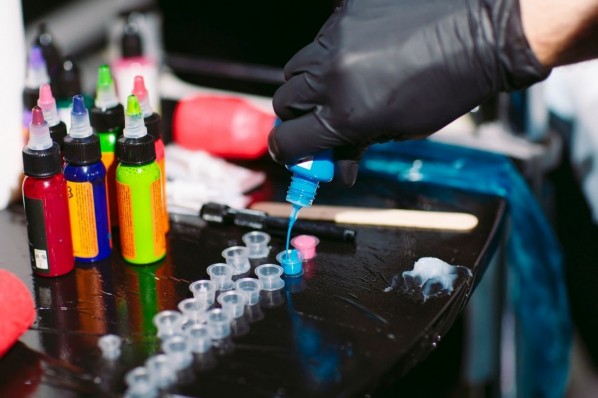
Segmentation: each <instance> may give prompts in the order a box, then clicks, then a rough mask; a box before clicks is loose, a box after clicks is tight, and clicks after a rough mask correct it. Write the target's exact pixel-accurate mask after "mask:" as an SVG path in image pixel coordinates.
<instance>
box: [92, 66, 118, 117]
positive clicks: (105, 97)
mask: <svg viewBox="0 0 598 398" xmlns="http://www.w3.org/2000/svg"><path fill="white" fill-rule="evenodd" d="M95 105H96V106H97V107H98V108H101V109H107V108H112V107H114V106H116V105H118V97H117V96H116V89H115V88H114V80H113V79H112V74H111V73H110V67H109V66H108V65H102V66H100V67H99V69H98V84H97V86H96V101H95Z"/></svg>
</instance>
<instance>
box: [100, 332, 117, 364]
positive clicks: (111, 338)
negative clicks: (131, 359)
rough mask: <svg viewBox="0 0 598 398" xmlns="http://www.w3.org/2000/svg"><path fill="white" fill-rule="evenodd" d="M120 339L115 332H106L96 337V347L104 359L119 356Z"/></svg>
mask: <svg viewBox="0 0 598 398" xmlns="http://www.w3.org/2000/svg"><path fill="white" fill-rule="evenodd" d="M121 344H122V339H121V338H120V336H117V335H115V334H107V335H104V336H102V337H100V338H99V339H98V347H100V350H102V356H103V357H104V358H106V359H116V358H118V357H119V356H120V346H121Z"/></svg>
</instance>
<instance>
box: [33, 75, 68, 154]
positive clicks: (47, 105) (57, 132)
mask: <svg viewBox="0 0 598 398" xmlns="http://www.w3.org/2000/svg"><path fill="white" fill-rule="evenodd" d="M37 105H38V106H39V107H40V108H41V109H42V112H43V113H44V119H45V120H46V123H48V126H49V127H50V137H51V138H52V141H54V142H56V143H58V145H60V149H63V144H64V137H66V124H64V122H63V121H62V120H60V117H59V116H58V109H57V107H56V100H55V99H54V96H53V95H52V88H51V87H50V85H49V84H47V83H45V84H42V85H41V86H40V88H39V99H38V100H37Z"/></svg>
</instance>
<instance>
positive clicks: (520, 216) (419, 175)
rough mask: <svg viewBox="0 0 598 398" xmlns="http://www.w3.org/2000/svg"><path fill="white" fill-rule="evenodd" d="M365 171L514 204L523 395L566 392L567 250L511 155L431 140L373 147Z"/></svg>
mask: <svg viewBox="0 0 598 398" xmlns="http://www.w3.org/2000/svg"><path fill="white" fill-rule="evenodd" d="M360 173H361V174H373V175H376V176H383V177H387V178H389V179H393V180H399V181H421V182H425V183H432V184H438V185H442V186H447V187H453V188H459V189H464V190H468V191H473V192H479V193H484V194H492V195H497V196H500V197H503V198H505V199H506V200H507V202H508V208H509V214H510V220H511V230H510V234H509V238H508V250H507V263H508V267H509V273H508V274H509V280H508V283H509V284H510V286H509V289H508V290H509V292H510V295H511V297H510V300H511V302H512V304H513V307H514V313H515V316H516V319H517V323H518V333H519V336H518V347H517V350H518V355H517V373H518V377H519V378H518V381H517V395H518V396H519V397H555V398H557V397H558V398H560V397H563V396H564V395H565V392H566V387H567V379H568V371H569V351H570V348H571V343H572V325H571V317H570V313H569V303H568V297H567V292H566V286H565V272H564V260H563V253H562V250H561V247H560V243H559V242H558V240H557V238H556V236H555V234H554V231H553V229H552V227H551V225H550V224H549V223H548V221H547V219H546V217H545V214H544V212H543V211H542V209H541V207H540V205H539V204H538V202H537V200H536V198H535V197H534V195H533V194H532V192H531V191H530V189H529V187H528V185H527V183H526V181H525V180H524V179H523V177H522V176H521V174H520V173H519V171H518V170H517V168H516V167H515V166H514V164H513V163H512V162H511V160H510V159H509V158H507V157H505V156H502V155H498V154H493V153H489V152H484V151H479V150H475V149H468V148H463V147H458V146H453V145H447V144H440V143H436V142H433V141H430V140H418V141H407V142H400V143H397V142H391V143H386V144H378V145H374V146H372V147H370V148H369V149H368V150H367V151H366V153H365V154H364V157H363V159H362V162H361V166H360Z"/></svg>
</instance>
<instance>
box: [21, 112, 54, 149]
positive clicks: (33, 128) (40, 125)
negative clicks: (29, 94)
mask: <svg viewBox="0 0 598 398" xmlns="http://www.w3.org/2000/svg"><path fill="white" fill-rule="evenodd" d="M31 114H32V117H31V123H30V124H29V142H28V143H27V147H28V148H29V149H32V150H34V151H43V150H44V149H48V148H51V147H52V145H53V142H52V138H51V137H50V128H49V127H48V123H46V121H45V119H44V114H43V112H42V109H41V108H40V107H39V106H34V107H33V109H32V111H31Z"/></svg>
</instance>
